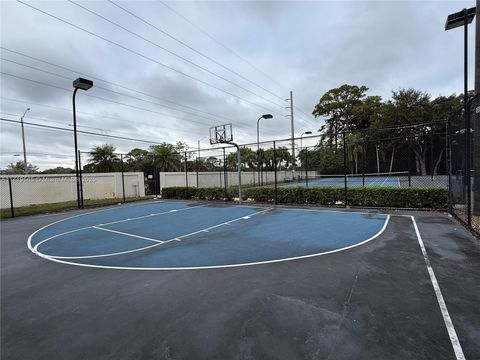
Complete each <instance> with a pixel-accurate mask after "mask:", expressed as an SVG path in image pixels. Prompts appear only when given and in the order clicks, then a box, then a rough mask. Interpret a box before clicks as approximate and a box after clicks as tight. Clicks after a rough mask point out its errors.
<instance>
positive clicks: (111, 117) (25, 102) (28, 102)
mask: <svg viewBox="0 0 480 360" xmlns="http://www.w3.org/2000/svg"><path fill="white" fill-rule="evenodd" d="M0 99H2V100H7V101H12V102H18V103H22V104H25V105H36V106H41V107H46V108H50V109H55V110H62V111H66V112H68V113H70V114H71V113H72V109H67V108H62V107H59V106H52V105H46V104H40V103H35V102H31V101H26V100H18V99H11V98H7V97H3V96H0ZM77 114H83V115H88V116H93V117H99V118H105V119H113V120H118V121H121V122H125V123H126V122H128V123H132V122H131V121H128V120H125V119H122V118H119V117H115V116H108V115H98V114H94V113H89V112H85V111H78V110H77ZM135 124H138V125H145V126H154V125H152V124H147V123H144V122H139V121H136V120H135ZM163 128H165V129H171V130H176V131H179V132H188V133H191V132H190V131H187V130H182V129H181V128H172V127H168V126H165V125H162V129H163Z"/></svg>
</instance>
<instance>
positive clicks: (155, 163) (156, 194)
mask: <svg viewBox="0 0 480 360" xmlns="http://www.w3.org/2000/svg"><path fill="white" fill-rule="evenodd" d="M157 176H158V177H159V174H157V159H156V157H155V153H153V187H154V188H155V197H157V196H158V190H160V186H159V185H158V180H159V179H157Z"/></svg>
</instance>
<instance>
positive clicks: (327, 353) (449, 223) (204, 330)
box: [0, 211, 480, 360]
mask: <svg viewBox="0 0 480 360" xmlns="http://www.w3.org/2000/svg"><path fill="white" fill-rule="evenodd" d="M77 213H78V212H77V211H73V212H68V213H62V214H54V215H47V216H31V217H23V218H18V219H9V220H5V221H2V222H1V224H0V225H1V351H2V353H1V355H2V359H22V360H27V359H36V360H40V359H48V360H54V359H82V360H84V359H115V360H120V359H165V360H169V359H455V354H454V352H453V349H452V345H451V342H450V339H449V337H448V333H447V330H446V327H445V324H444V321H443V318H442V314H441V312H440V309H439V305H438V303H437V300H436V297H435V293H434V290H433V287H432V283H431V281H430V277H429V275H428V272H427V268H426V265H425V261H424V259H423V256H422V253H421V251H420V247H419V244H418V240H417V237H416V234H415V231H414V228H413V226H412V221H411V219H410V218H409V217H404V216H403V217H402V216H393V217H392V218H391V221H390V223H389V225H388V227H387V229H386V231H385V232H384V233H383V234H382V235H381V236H380V237H378V238H377V239H375V240H374V241H371V242H369V243H367V244H365V245H362V246H360V247H357V248H353V249H350V250H347V251H343V252H339V253H335V254H330V255H325V256H321V257H314V258H308V259H301V260H295V261H289V262H283V263H274V264H266V265H259V266H250V267H243V268H230V269H211V270H184V271H128V270H106V269H89V268H81V267H76V266H70V265H63V264H58V263H53V262H50V261H47V260H44V259H42V258H40V257H38V256H36V255H34V254H32V253H31V252H30V251H29V250H28V249H27V246H26V241H27V237H28V235H30V234H31V233H32V232H33V231H35V230H36V229H38V228H39V227H41V226H44V225H46V224H49V223H51V222H53V221H56V220H59V219H62V218H65V217H69V216H72V215H75V214H77ZM394 214H396V215H398V214H410V215H414V216H415V219H416V221H417V223H418V226H419V229H420V232H421V234H422V237H423V241H424V242H425V246H426V249H427V252H428V255H429V257H430V260H431V263H432V266H433V269H434V271H435V274H436V276H437V280H438V282H439V285H440V288H441V291H442V293H443V296H444V298H445V302H446V304H447V307H448V310H449V312H450V316H451V318H452V320H453V324H454V326H455V330H456V332H457V335H458V338H459V340H460V343H461V346H462V348H463V352H464V354H465V357H466V359H480V347H479V346H478V344H480V310H479V309H480V286H479V284H480V246H479V244H480V241H479V240H478V239H475V238H474V237H472V236H471V235H470V234H469V233H468V232H467V231H465V230H464V229H463V228H462V226H461V225H459V224H458V223H457V222H456V221H455V220H453V219H452V218H450V217H449V216H447V215H446V214H441V213H427V212H416V213H405V212H404V213H394ZM292 236H294V234H292Z"/></svg>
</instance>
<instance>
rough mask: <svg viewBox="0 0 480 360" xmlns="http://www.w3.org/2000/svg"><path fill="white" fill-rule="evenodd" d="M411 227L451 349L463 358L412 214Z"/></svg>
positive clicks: (461, 359) (457, 356) (459, 359)
mask: <svg viewBox="0 0 480 360" xmlns="http://www.w3.org/2000/svg"><path fill="white" fill-rule="evenodd" d="M411 218H412V222H413V227H414V228H415V233H416V234H417V239H418V243H419V244H420V248H421V249H422V254H423V258H424V260H425V264H426V265H427V270H428V275H430V281H431V282H432V285H433V290H434V291H435V296H436V297H437V302H438V306H440V311H441V312H442V316H443V321H444V322H445V326H446V328H447V331H448V336H449V337H450V342H451V343H452V347H453V351H454V352H455V357H456V359H457V360H465V355H464V354H463V350H462V345H461V344H460V341H459V340H458V337H457V332H456V331H455V327H454V326H453V322H452V319H451V318H450V314H449V313H448V309H447V304H446V303H445V300H444V299H443V295H442V292H441V291H440V286H439V285H438V281H437V278H436V276H435V273H434V272H433V268H432V264H431V263H430V259H429V258H428V255H427V250H426V249H425V245H424V244H423V240H422V236H421V235H420V231H419V230H418V226H417V222H416V221H415V218H414V217H413V216H412V217H411Z"/></svg>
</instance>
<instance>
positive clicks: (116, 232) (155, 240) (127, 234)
mask: <svg viewBox="0 0 480 360" xmlns="http://www.w3.org/2000/svg"><path fill="white" fill-rule="evenodd" d="M92 228H94V229H97V230H103V231H108V232H112V233H115V234H120V235H126V236H131V237H135V238H139V239H144V240H150V241H154V242H157V243H161V244H163V243H164V241H162V240H157V239H152V238H149V237H145V236H140V235H135V234H130V233H126V232H123V231H117V230H111V229H104V228H102V227H99V226H92Z"/></svg>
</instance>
